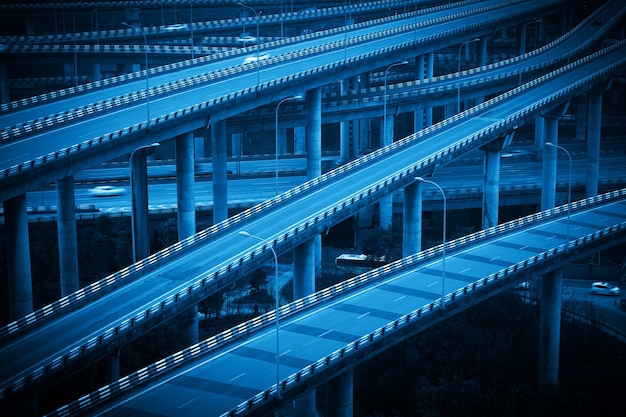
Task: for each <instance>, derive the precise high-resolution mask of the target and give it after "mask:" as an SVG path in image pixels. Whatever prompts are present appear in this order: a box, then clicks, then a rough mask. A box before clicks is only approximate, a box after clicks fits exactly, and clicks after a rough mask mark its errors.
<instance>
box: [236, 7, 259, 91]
mask: <svg viewBox="0 0 626 417" xmlns="http://www.w3.org/2000/svg"><path fill="white" fill-rule="evenodd" d="M237 4H239V5H240V6H243V7H247V8H248V9H250V10H252V12H253V13H254V16H255V18H256V85H257V87H258V86H259V84H260V74H259V70H260V69H259V43H260V40H259V14H261V13H263V12H262V11H261V12H259V13H257V12H256V10H254V9H253V8H252V7H250V6H248V5H247V4H243V3H237Z"/></svg>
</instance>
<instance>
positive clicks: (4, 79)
mask: <svg viewBox="0 0 626 417" xmlns="http://www.w3.org/2000/svg"><path fill="white" fill-rule="evenodd" d="M10 102H11V90H10V88H9V71H8V69H7V64H4V63H1V64H0V104H4V103H10Z"/></svg>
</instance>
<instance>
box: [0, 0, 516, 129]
mask: <svg viewBox="0 0 626 417" xmlns="http://www.w3.org/2000/svg"><path fill="white" fill-rule="evenodd" d="M518 1H519V0H516V1H509V2H506V3H505V4H510V3H516V2H518ZM498 7H501V5H492V6H490V7H481V8H479V9H474V10H472V13H470V12H469V11H463V12H459V13H454V14H451V15H449V16H445V18H442V17H439V18H433V19H428V20H424V21H420V22H415V23H413V24H411V25H408V26H403V27H398V28H393V29H387V30H384V31H379V32H372V33H369V34H367V35H364V36H359V37H355V38H351V39H350V40H348V42H347V44H346V43H345V42H344V41H336V42H332V43H328V44H323V45H317V46H315V47H313V48H309V49H307V50H304V51H303V50H300V51H296V53H295V55H294V54H291V53H288V54H283V55H280V56H279V57H285V58H284V59H293V58H294V57H302V56H308V55H312V54H316V53H319V52H322V51H329V50H334V49H338V48H344V47H345V46H346V45H348V44H349V45H355V44H358V43H362V42H366V41H371V40H374V39H379V38H383V37H386V36H389V35H390V34H395V33H400V32H403V31H406V30H413V29H417V28H418V27H425V26H428V25H430V24H434V23H440V22H444V21H448V20H452V19H461V18H463V17H467V16H469V15H471V14H474V13H477V12H478V13H482V12H485V11H488V10H492V9H496V8H498ZM437 8H442V6H437V7H435V8H431V9H429V10H430V11H432V9H437ZM508 17H510V16H508ZM502 19H504V18H501V19H492V20H494V21H495V20H502ZM386 20H390V18H384V19H377V20H374V21H369V22H366V23H362V24H359V25H356V26H374V25H375V24H378V23H380V22H381V21H386ZM490 23H494V22H490ZM485 24H486V23H484V22H483V23H482V24H481V25H480V26H484V25H485ZM475 26H479V25H477V24H476V25H475ZM458 31H460V29H458V30H454V31H448V32H446V34H451V33H455V32H458ZM338 32H340V29H331V30H328V31H325V32H323V34H324V36H327V35H330V34H334V33H338ZM308 36H310V37H311V38H315V37H321V35H320V34H311V35H305V36H304V37H303V38H307V37H308ZM298 38H300V37H297V38H287V39H284V40H280V41H279V42H270V43H268V44H264V45H260V48H262V49H267V48H270V47H275V46H278V45H285V44H289V43H292V42H293V40H294V39H298ZM420 40H422V41H425V40H428V38H422V39H420ZM415 42H417V40H415V41H414V43H415ZM65 47H66V48H71V46H65ZM133 48H135V46H133ZM250 50H252V49H251V48H242V49H235V50H233V51H227V52H223V53H221V54H216V55H214V56H210V57H200V58H196V59H194V60H191V61H183V62H182V64H184V63H193V64H199V63H201V62H202V61H203V60H205V58H206V60H211V58H213V57H214V58H215V59H218V58H224V57H230V56H235V55H241V54H245V53H248V52H249V51H250ZM153 52H154V51H153ZM284 59H278V58H276V57H274V58H272V59H268V60H264V61H262V62H260V63H258V64H259V65H261V66H266V65H269V64H270V63H273V62H275V61H276V60H279V61H283V60H284ZM203 63H204V62H203ZM178 64H181V63H178ZM170 65H171V66H172V67H173V68H172V69H176V68H177V67H176V65H177V64H168V65H165V66H162V67H156V68H152V69H150V70H149V71H150V74H151V75H153V74H154V73H158V72H163V69H164V68H165V70H166V71H171V70H172V69H170V68H168V66H170ZM255 68H256V66H255V65H252V64H243V65H237V66H235V67H230V68H225V69H223V70H217V71H212V72H210V73H202V74H198V75H194V76H191V77H187V78H185V79H181V80H176V81H173V82H169V83H166V84H165V85H157V86H154V87H150V89H149V90H148V91H145V90H140V91H136V92H130V93H127V94H124V95H122V96H117V97H113V98H109V99H106V100H103V101H99V102H96V103H90V104H86V105H84V106H81V107H79V108H75V109H68V110H65V111H64V112H62V113H58V114H54V115H48V116H44V117H40V118H38V119H36V120H29V121H26V122H24V123H20V124H18V125H14V126H8V127H4V128H3V129H2V130H0V141H7V140H10V139H15V138H20V137H22V136H24V135H27V134H32V133H33V132H38V131H41V130H42V129H44V128H50V127H54V126H60V125H62V124H64V123H68V122H74V121H75V120H76V119H77V118H82V117H85V116H91V115H94V114H96V113H100V112H103V111H108V110H111V109H112V108H117V107H120V106H125V105H130V104H133V103H137V102H139V101H143V100H145V99H146V95H147V94H149V95H150V96H151V97H155V98H156V97H157V96H158V95H162V94H169V93H170V92H171V91H174V90H178V89H180V88H181V87H182V88H195V87H198V86H199V85H202V84H205V83H208V82H212V81H213V80H214V79H215V78H216V77H215V75H216V74H217V78H220V77H221V76H229V75H232V73H233V71H234V72H242V71H245V70H248V71H252V70H253V69H255ZM145 77H146V70H143V71H139V72H135V73H132V74H128V75H127V79H128V80H136V79H141V78H145ZM118 79H119V80H120V81H123V80H126V78H124V76H120V77H114V78H110V79H108V80H103V81H96V82H94V83H89V84H85V85H79V86H77V87H71V88H68V89H66V90H61V91H59V93H60V94H59V98H63V97H65V96H66V94H63V93H64V92H66V91H67V92H68V93H75V92H76V91H80V92H87V91H90V90H93V89H96V88H98V87H101V86H104V82H106V81H109V80H110V81H111V83H114V82H115V81H116V80H118ZM98 83H103V84H101V85H100V84H98ZM172 86H175V87H174V88H172ZM83 88H84V89H83ZM56 93H57V92H51V93H46V94H43V95H41V96H35V97H31V98H27V99H23V100H20V101H16V102H11V103H8V104H2V105H1V106H0V110H2V111H7V110H11V109H16V108H18V104H21V105H24V106H27V105H32V104H37V103H39V102H40V101H41V102H46V101H50V99H53V98H56ZM148 123H149V122H148Z"/></svg>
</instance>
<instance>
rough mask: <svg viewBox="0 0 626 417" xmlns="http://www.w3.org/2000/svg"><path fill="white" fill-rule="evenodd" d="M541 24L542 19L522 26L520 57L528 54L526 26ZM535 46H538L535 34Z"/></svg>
mask: <svg viewBox="0 0 626 417" xmlns="http://www.w3.org/2000/svg"><path fill="white" fill-rule="evenodd" d="M534 23H541V19H535V20H531V21H530V22H526V23H524V24H523V25H522V30H521V32H522V33H521V35H520V38H521V39H520V51H519V52H520V55H524V54H525V53H526V26H528V25H531V24H534ZM535 46H537V33H535Z"/></svg>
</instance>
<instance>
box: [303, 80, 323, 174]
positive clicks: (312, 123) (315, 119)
mask: <svg viewBox="0 0 626 417" xmlns="http://www.w3.org/2000/svg"><path fill="white" fill-rule="evenodd" d="M306 111H307V123H306V129H307V130H306V149H307V177H308V178H309V179H312V178H315V177H318V176H320V175H321V174H322V90H321V89H320V88H319V87H318V88H314V89H312V90H308V91H307V92H306Z"/></svg>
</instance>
